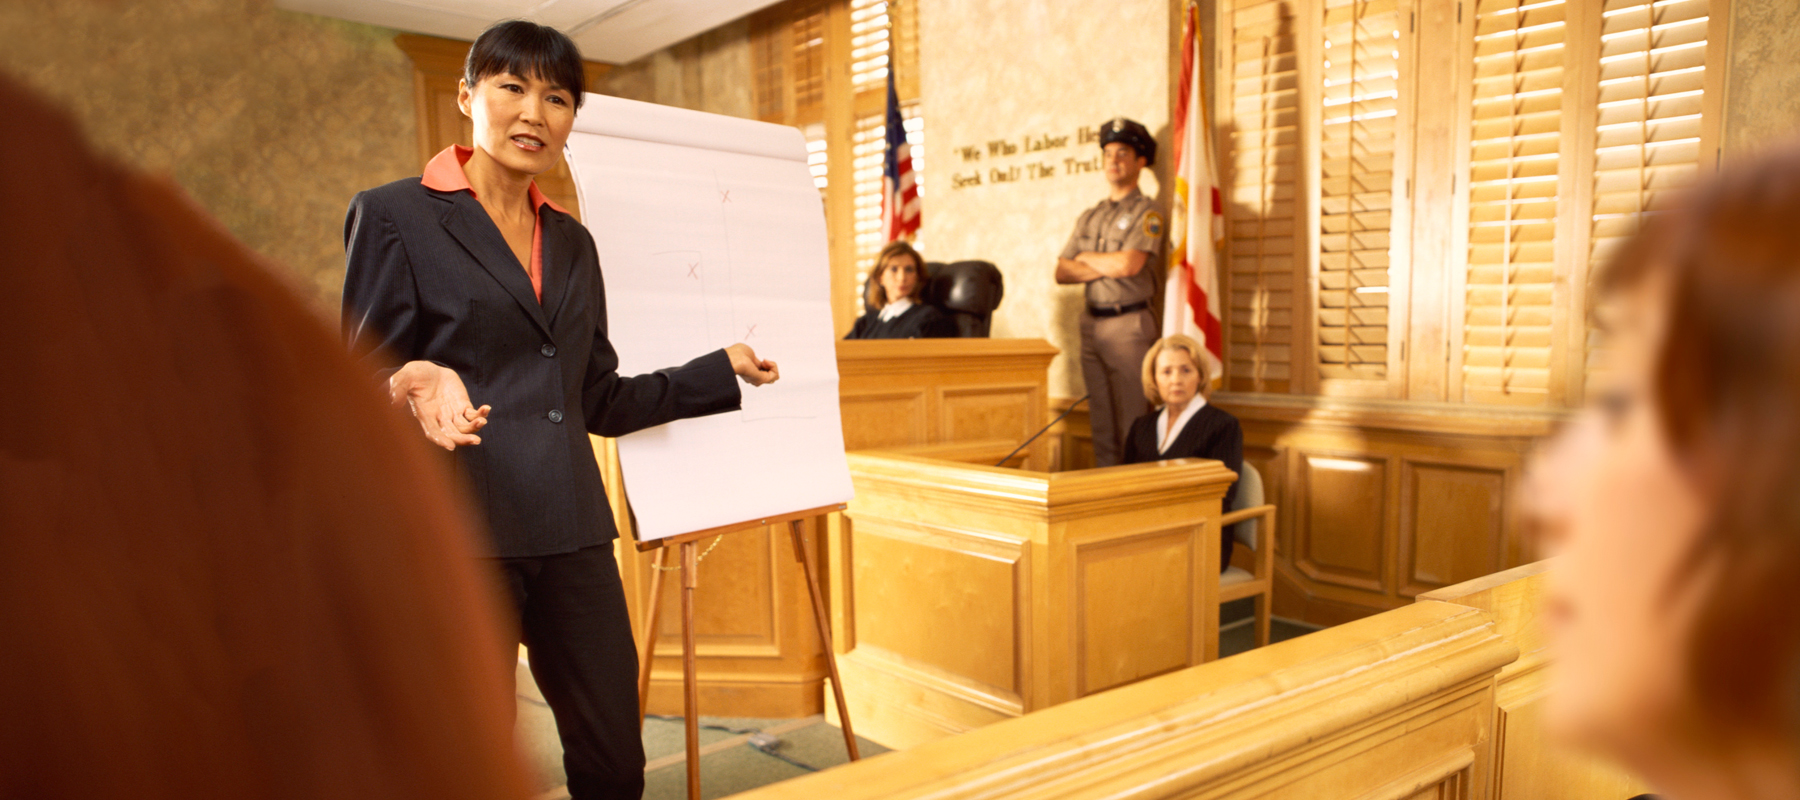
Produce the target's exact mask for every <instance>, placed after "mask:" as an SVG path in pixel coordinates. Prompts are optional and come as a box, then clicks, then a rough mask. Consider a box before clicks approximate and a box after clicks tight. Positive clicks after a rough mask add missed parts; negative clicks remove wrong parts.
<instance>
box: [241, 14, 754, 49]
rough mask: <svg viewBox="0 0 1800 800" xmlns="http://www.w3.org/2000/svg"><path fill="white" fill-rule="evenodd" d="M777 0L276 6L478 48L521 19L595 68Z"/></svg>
mask: <svg viewBox="0 0 1800 800" xmlns="http://www.w3.org/2000/svg"><path fill="white" fill-rule="evenodd" d="M776 2H778V0H275V5H276V6H278V7H280V8H285V9H287V10H289V11H299V12H302V13H306V14H318V15H320V16H325V17H333V18H336V19H347V20H351V21H353V22H365V23H368V24H371V25H381V26H384V27H388V28H398V29H400V30H403V31H410V32H412V33H424V34H429V35H432V36H442V37H445V38H449V39H461V40H463V41H472V40H474V38H475V37H476V36H477V35H478V34H480V33H481V31H482V30H483V29H484V28H486V27H487V26H488V25H490V24H492V23H495V22H498V21H500V20H503V19H514V18H522V19H528V20H531V21H533V22H537V23H540V24H544V25H549V26H551V27H553V28H556V29H558V30H560V31H562V32H563V33H566V34H568V35H569V37H570V38H572V39H574V40H575V44H576V45H578V46H580V48H581V54H582V56H583V57H584V58H587V59H588V60H590V61H604V62H609V63H613V64H624V63H627V62H630V61H636V60H637V59H639V58H641V57H643V56H646V55H649V54H650V53H653V52H656V51H657V50H661V49H662V48H664V47H668V46H669V45H672V44H674V43H676V42H679V41H682V40H684V39H687V38H688V37H690V36H693V35H694V34H697V33H701V32H703V31H708V30H711V29H713V28H716V27H718V26H720V25H723V24H725V23H727V22H730V21H732V20H734V19H737V18H739V17H742V16H744V15H745V14H748V13H750V12H752V11H756V10H758V9H761V8H764V7H767V6H771V5H774V4H775V3H776Z"/></svg>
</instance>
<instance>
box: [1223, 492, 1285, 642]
mask: <svg viewBox="0 0 1800 800" xmlns="http://www.w3.org/2000/svg"><path fill="white" fill-rule="evenodd" d="M1233 523H1239V524H1238V525H1237V527H1236V528H1235V529H1233V530H1232V537H1233V538H1234V539H1236V541H1235V542H1233V543H1232V545H1231V567H1230V568H1228V569H1226V570H1225V572H1224V573H1223V574H1221V575H1219V602H1221V603H1228V602H1231V601H1232V600H1242V599H1244V598H1246V597H1254V598H1256V623H1255V624H1256V646H1257V647H1263V646H1266V645H1268V643H1269V611H1270V608H1269V606H1270V604H1271V603H1272V602H1273V601H1274V599H1275V506H1273V505H1267V504H1265V503H1264V502H1263V482H1262V474H1261V473H1259V472H1257V471H1256V467H1255V466H1253V465H1252V464H1251V463H1250V462H1248V461H1245V462H1244V468H1243V470H1242V471H1240V472H1239V473H1238V490H1237V497H1236V498H1234V499H1233V502H1232V508H1231V511H1230V512H1229V513H1227V514H1226V515H1225V516H1223V517H1221V518H1220V519H1219V524H1220V525H1221V526H1224V525H1231V524H1233Z"/></svg>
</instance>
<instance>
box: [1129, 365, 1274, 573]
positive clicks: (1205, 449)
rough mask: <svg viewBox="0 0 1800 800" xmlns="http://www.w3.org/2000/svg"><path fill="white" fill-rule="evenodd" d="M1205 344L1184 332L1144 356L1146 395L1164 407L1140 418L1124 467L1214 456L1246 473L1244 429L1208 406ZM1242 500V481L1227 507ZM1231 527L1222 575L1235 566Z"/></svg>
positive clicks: (1225, 534)
mask: <svg viewBox="0 0 1800 800" xmlns="http://www.w3.org/2000/svg"><path fill="white" fill-rule="evenodd" d="M1200 352H1201V350H1200V343H1199V342H1196V341H1194V340H1193V339H1192V338H1190V337H1187V336H1181V335H1179V334H1177V335H1175V336H1167V337H1164V338H1162V339H1158V340H1157V341H1156V343H1155V344H1153V345H1151V346H1150V352H1148V353H1146V354H1144V375H1143V379H1144V397H1145V398H1146V399H1148V400H1149V401H1150V404H1151V405H1152V406H1161V408H1159V409H1157V410H1155V411H1152V412H1150V413H1148V414H1145V415H1143V416H1141V417H1138V418H1137V420H1136V421H1135V422H1133V423H1131V433H1129V434H1128V435H1126V437H1125V463H1127V464H1142V463H1145V462H1148V461H1161V460H1163V459H1167V458H1210V459H1215V460H1217V461H1222V462H1224V463H1225V467H1226V468H1227V469H1229V470H1231V471H1232V472H1243V471H1244V430H1243V428H1241V427H1239V426H1238V421H1237V417H1234V416H1232V415H1230V414H1228V413H1226V412H1224V411H1221V410H1220V409H1219V407H1218V406H1212V405H1207V402H1206V395H1205V394H1204V393H1203V391H1202V390H1203V389H1204V387H1206V386H1208V385H1210V384H1211V382H1212V376H1210V375H1208V374H1207V370H1206V367H1205V366H1204V365H1205V364H1206V363H1207V362H1206V360H1205V358H1204V357H1202V356H1201V355H1200ZM1236 499H1237V482H1236V481H1232V483H1231V487H1230V488H1228V489H1226V490H1225V500H1224V506H1225V509H1226V510H1230V509H1231V507H1232V506H1231V504H1232V502H1233V501H1234V500H1236ZM1231 538H1232V537H1231V528H1230V527H1227V528H1225V529H1224V530H1223V531H1221V532H1220V539H1221V541H1220V546H1221V552H1220V556H1219V571H1220V572H1224V571H1225V569H1226V568H1227V567H1230V566H1231Z"/></svg>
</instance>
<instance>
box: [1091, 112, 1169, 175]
mask: <svg viewBox="0 0 1800 800" xmlns="http://www.w3.org/2000/svg"><path fill="white" fill-rule="evenodd" d="M1113 142H1122V143H1124V144H1126V145H1129V146H1130V147H1131V149H1133V150H1136V151H1137V154H1138V155H1140V156H1143V157H1144V164H1145V165H1146V166H1152V167H1154V166H1156V139H1155V137H1152V136H1151V135H1150V131H1149V129H1147V128H1145V127H1144V126H1143V124H1142V123H1139V122H1137V121H1136V120H1130V119H1126V118H1124V117H1114V118H1112V119H1110V120H1107V121H1106V124H1104V125H1101V126H1100V146H1101V147H1105V146H1107V145H1109V144H1112V143H1113Z"/></svg>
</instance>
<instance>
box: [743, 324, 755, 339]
mask: <svg viewBox="0 0 1800 800" xmlns="http://www.w3.org/2000/svg"><path fill="white" fill-rule="evenodd" d="M755 335H756V326H755V325H751V326H750V330H747V331H744V338H745V339H749V338H750V337H752V336H755Z"/></svg>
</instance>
